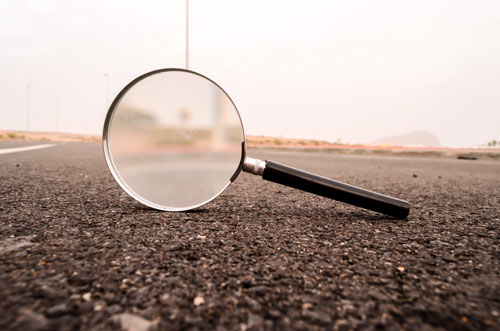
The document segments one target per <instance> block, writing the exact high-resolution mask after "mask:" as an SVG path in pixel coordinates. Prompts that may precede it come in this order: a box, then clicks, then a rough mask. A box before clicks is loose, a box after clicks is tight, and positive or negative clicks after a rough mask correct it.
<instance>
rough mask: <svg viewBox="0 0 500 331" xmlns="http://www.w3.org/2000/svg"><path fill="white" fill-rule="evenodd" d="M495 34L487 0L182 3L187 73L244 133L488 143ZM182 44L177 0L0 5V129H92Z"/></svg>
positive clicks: (178, 59) (25, 0)
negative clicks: (220, 96) (211, 87)
mask: <svg viewBox="0 0 500 331" xmlns="http://www.w3.org/2000/svg"><path fill="white" fill-rule="evenodd" d="M499 36H500V2H498V1H493V0H492V1H488V0H484V1H457V0H455V1H452V0H444V1H437V0H432V1H418V2H415V1H397V0H394V1H392V0H380V1H369V0H359V1H290V0H288V1H282V0H279V1H261V0H257V1H234V0H232V1H229V0H224V1H222V0H216V1H201V0H191V1H189V68H190V69H191V70H194V71H197V72H200V73H202V74H204V75H206V76H208V77H210V78H211V79H213V80H214V81H216V82H217V83H218V84H219V85H220V86H222V87H223V88H224V89H225V90H226V92H227V93H228V94H229V95H230V96H231V98H232V99H233V101H234V102H235V104H236V106H237V107H238V109H239V111H240V113H241V117H242V119H243V123H244V125H245V131H246V133H247V134H249V135H256V136H259V135H264V136H273V137H290V138H299V139H318V140H326V141H329V142H337V143H349V144H356V143H363V144H381V143H385V142H387V143H392V142H391V136H400V135H403V136H400V137H399V138H400V141H402V140H401V139H403V140H404V139H408V135H407V134H410V136H411V134H413V135H414V136H415V135H417V136H419V137H420V138H418V139H417V138H415V139H416V140H415V139H414V140H410V142H411V143H413V144H417V145H418V144H419V141H420V142H421V143H420V144H424V143H423V142H424V140H425V141H426V142H428V143H425V144H427V145H436V146H437V145H441V146H451V147H481V146H487V145H488V143H489V144H490V146H491V144H492V142H493V141H495V142H496V141H497V140H500V97H499V96H500V38H499ZM185 52H186V1H185V0H171V1H168V0H162V1H156V0H148V1H132V0H121V1H117V0H116V1H115V0H109V1H95V0H87V1H73V0H45V1H43V0H15V1H14V0H0V68H1V75H0V130H18V131H24V130H26V129H29V130H32V131H46V132H68V133H80V134H91V135H99V134H100V132H101V131H102V124H103V121H104V117H105V113H106V111H107V108H108V107H109V105H110V103H111V102H112V100H113V98H114V97H115V96H116V94H117V93H118V92H119V91H120V90H121V89H122V88H123V87H124V86H125V85H126V84H127V83H128V82H129V81H131V80H132V79H134V78H135V77H137V76H139V75H141V74H143V73H145V72H148V71H151V70H154V69H158V68H166V67H179V68H184V67H185ZM28 114H29V115H28ZM415 132H417V133H415ZM405 137H406V138H405ZM419 139H420V140H419ZM396 144H397V142H396Z"/></svg>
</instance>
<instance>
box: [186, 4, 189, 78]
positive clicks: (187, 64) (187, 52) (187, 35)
mask: <svg viewBox="0 0 500 331" xmlns="http://www.w3.org/2000/svg"><path fill="white" fill-rule="evenodd" d="M186 69H189V0H186Z"/></svg>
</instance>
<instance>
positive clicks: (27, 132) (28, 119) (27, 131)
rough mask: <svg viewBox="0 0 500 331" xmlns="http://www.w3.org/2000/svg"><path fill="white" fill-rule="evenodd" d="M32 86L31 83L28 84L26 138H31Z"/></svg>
mask: <svg viewBox="0 0 500 331" xmlns="http://www.w3.org/2000/svg"><path fill="white" fill-rule="evenodd" d="M30 88H31V85H26V135H25V139H26V140H30V136H29V131H30Z"/></svg>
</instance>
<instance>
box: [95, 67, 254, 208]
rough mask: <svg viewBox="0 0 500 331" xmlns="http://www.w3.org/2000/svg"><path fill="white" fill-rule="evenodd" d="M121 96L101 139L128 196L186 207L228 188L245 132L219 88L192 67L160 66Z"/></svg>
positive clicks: (149, 202) (161, 205) (159, 205)
mask: <svg viewBox="0 0 500 331" xmlns="http://www.w3.org/2000/svg"><path fill="white" fill-rule="evenodd" d="M120 97H121V99H119V100H118V102H115V103H114V109H111V110H110V111H111V112H112V115H111V117H110V120H109V119H108V121H107V127H105V134H104V139H105V144H106V142H107V151H106V152H107V156H108V162H110V163H111V165H112V167H111V168H112V172H114V173H113V174H114V176H115V178H116V177H118V178H117V180H118V182H119V183H120V184H121V185H122V187H124V189H125V190H126V191H127V192H129V194H131V195H132V196H133V197H135V198H139V200H140V201H142V202H143V203H146V204H147V205H149V206H152V207H155V208H158V209H165V210H185V209H191V208H194V207H196V206H199V205H202V204H204V203H206V202H208V201H210V200H211V199H213V198H215V197H216V196H217V195H219V194H220V193H221V192H222V191H223V190H224V189H225V188H226V187H227V185H228V184H229V183H230V179H231V177H232V176H233V175H234V173H235V171H236V170H237V169H238V166H239V164H240V161H241V158H242V143H243V142H244V133H243V127H242V124H241V120H240V117H239V115H238V112H237V110H236V108H235V106H234V104H233V103H232V101H231V100H230V98H229V97H228V96H227V94H226V93H225V92H224V91H223V90H222V89H221V88H220V87H219V86H217V85H216V84H214V83H213V82H212V81H210V80H208V79H207V78H205V77H203V76H200V75H198V74H195V73H192V72H188V71H181V70H167V71H161V72H156V73H153V74H151V75H149V76H147V77H145V78H143V79H142V80H139V81H138V82H136V83H135V84H133V85H132V87H130V88H129V89H128V91H127V92H126V93H125V94H121V95H119V97H118V98H120ZM108 117H109V115H108ZM106 133H107V134H106Z"/></svg>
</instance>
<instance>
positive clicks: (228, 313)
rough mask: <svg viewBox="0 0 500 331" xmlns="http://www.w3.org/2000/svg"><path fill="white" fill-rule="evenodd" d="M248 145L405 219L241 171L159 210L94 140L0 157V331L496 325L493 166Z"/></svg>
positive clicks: (497, 194) (499, 256)
mask: <svg viewBox="0 0 500 331" xmlns="http://www.w3.org/2000/svg"><path fill="white" fill-rule="evenodd" d="M33 144H34V143H25V142H18V143H1V144H0V149H5V148H19V147H23V146H27V145H33ZM41 144H42V143H41ZM248 155H249V156H252V157H256V158H261V159H270V160H273V161H277V162H281V163H284V164H288V165H291V166H295V167H298V168H301V169H304V170H308V171H311V172H314V173H317V174H320V175H323V176H327V177H331V178H335V179H337V180H341V181H344V182H347V183H350V184H354V185H358V186H361V187H364V188H367V189H371V190H375V191H378V192H381V193H385V194H389V195H392V196H395V197H399V198H402V199H406V200H409V201H410V203H411V206H412V210H411V213H410V216H409V218H408V219H407V220H403V221H401V220H395V219H392V218H390V217H385V216H383V215H379V214H376V213H373V212H369V211H365V210H362V209H359V208H356V207H352V206H349V205H345V204H342V203H338V202H335V201H331V200H328V199H325V198H321V197H317V196H314V195H311V194H308V193H303V192H300V191H297V190H294V189H291V188H287V187H283V186H280V185H278V184H274V183H270V182H266V181H264V180H262V179H261V178H259V177H256V176H252V175H249V174H246V173H242V174H240V176H239V178H238V179H237V180H236V182H234V183H233V184H232V185H231V186H230V187H229V188H228V190H227V191H226V192H224V194H223V195H222V196H220V197H219V198H217V199H216V200H214V201H213V202H212V203H210V204H209V205H206V206H204V207H203V208H201V209H199V210H196V211H194V212H189V213H168V212H158V211H155V210H151V209H148V208H146V207H143V206H142V205H140V204H139V203H137V202H135V201H134V200H133V199H131V198H129V197H128V196H127V195H126V194H125V193H124V192H123V191H122V190H121V189H120V188H119V187H118V185H117V184H116V183H115V182H114V180H113V178H112V177H111V175H110V174H109V172H108V170H107V167H106V164H105V161H104V158H103V155H102V151H101V147H100V145H99V144H97V143H57V144H56V145H55V146H51V147H47V148H43V149H37V150H29V151H20V152H16V153H8V154H2V155H0V229H1V231H0V329H2V330H20V329H30V330H43V329H46V330H73V329H95V330H107V329H109V330H111V329H116V328H117V327H118V326H119V325H121V326H122V327H124V328H129V329H130V328H131V327H132V325H133V324H134V323H135V324H136V325H138V326H139V329H140V327H142V328H143V329H144V328H147V327H152V328H153V329H154V328H159V329H173V330H175V329H191V330H198V329H210V330H226V329H227V330H258V329H283V330H288V329H301V330H315V329H326V330H332V329H334V330H348V329H352V328H358V329H394V330H396V329H410V330H437V329H440V328H444V329H448V330H460V329H463V330H479V329H481V330H487V329H491V330H495V329H496V330H498V329H499V328H500V263H499V262H500V247H499V246H500V245H499V244H500V189H499V188H500V162H499V161H487V160H476V161H471V160H456V159H450V158H448V159H446V158H425V157H413V158H412V157H376V156H347V155H336V154H329V153H315V152H308V153H293V152H270V151H267V152H266V151H255V150H250V151H249V152H248Z"/></svg>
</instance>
